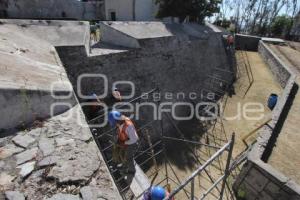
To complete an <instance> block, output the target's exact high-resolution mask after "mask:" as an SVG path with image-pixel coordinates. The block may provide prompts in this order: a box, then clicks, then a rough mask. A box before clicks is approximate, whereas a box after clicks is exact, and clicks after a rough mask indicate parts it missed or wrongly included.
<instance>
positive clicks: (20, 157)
mask: <svg viewBox="0 0 300 200" xmlns="http://www.w3.org/2000/svg"><path fill="white" fill-rule="evenodd" d="M37 152H38V148H37V147H35V148H33V149H30V150H27V151H24V152H22V153H19V154H17V155H16V158H17V164H18V165H20V164H23V163H25V162H27V161H29V160H32V159H34V158H35V157H36V156H37Z"/></svg>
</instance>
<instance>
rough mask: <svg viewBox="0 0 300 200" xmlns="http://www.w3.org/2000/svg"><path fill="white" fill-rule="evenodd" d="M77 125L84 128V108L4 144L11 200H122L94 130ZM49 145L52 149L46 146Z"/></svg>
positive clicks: (3, 171) (4, 180) (3, 180)
mask: <svg viewBox="0 0 300 200" xmlns="http://www.w3.org/2000/svg"><path fill="white" fill-rule="evenodd" d="M66 117H68V120H66ZM78 119H80V120H81V122H82V123H83V124H85V119H84V115H83V113H82V110H81V107H80V106H79V105H77V106H75V107H74V108H72V109H70V110H69V111H67V112H65V113H63V114H61V115H58V116H56V117H52V118H50V119H48V120H46V121H45V122H44V123H43V126H42V127H33V128H32V129H30V130H28V131H21V132H19V133H18V134H17V135H16V136H10V137H6V138H5V139H3V138H1V139H0V146H1V148H0V158H1V161H0V185H1V188H0V189H1V190H2V191H6V193H5V197H6V198H8V199H9V198H10V197H11V196H13V195H14V196H23V197H26V198H27V199H32V200H40V199H48V198H49V199H57V198H58V197H60V198H59V199H67V197H68V195H69V197H72V196H74V197H75V196H77V197H76V198H77V199H81V198H80V197H79V194H81V195H82V196H83V199H84V200H85V199H88V197H87V195H88V193H87V191H90V193H91V194H90V195H94V196H95V197H98V198H104V199H112V200H113V199H121V198H120V196H119V195H118V191H117V189H116V188H115V186H114V184H113V182H112V179H111V177H110V175H109V173H108V171H107V170H108V169H107V168H106V165H105V163H104V161H103V160H102V156H101V154H100V152H99V150H98V148H97V146H96V144H95V142H94V141H93V140H92V134H91V133H90V130H89V128H88V127H86V128H84V127H82V126H80V125H79V124H78ZM85 125H87V124H85ZM28 138H32V139H30V141H31V142H30V144H28V141H27V139H28ZM45 141H48V142H47V143H49V146H45V145H43V143H44V142H45ZM25 144H26V145H25ZM20 145H21V146H22V147H19V146H20ZM51 145H52V146H53V147H51ZM8 151H9V152H11V153H10V154H6V152H8ZM62 191H64V192H63V193H69V194H60V192H62ZM3 195H4V194H0V199H4V196H3ZM70 199H72V198H70ZM96 199H97V198H96ZM89 200H91V199H89Z"/></svg>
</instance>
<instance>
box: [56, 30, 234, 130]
mask: <svg viewBox="0 0 300 200" xmlns="http://www.w3.org/2000/svg"><path fill="white" fill-rule="evenodd" d="M139 43H140V45H141V49H135V50H130V51H127V52H123V53H118V54H108V55H103V56H93V57H88V56H87V55H86V54H85V53H84V52H85V50H84V48H83V47H80V46H78V47H76V48H75V47H72V48H69V47H58V48H57V50H58V53H59V55H60V58H61V59H62V62H63V63H64V65H65V66H66V70H67V73H68V75H69V78H70V80H71V82H72V83H73V85H76V81H77V78H78V77H79V76H80V75H81V74H84V73H100V74H104V75H106V76H107V78H108V85H109V89H110V88H111V86H112V83H113V82H114V81H118V80H126V81H132V82H133V83H134V84H135V86H136V93H135V96H138V95H140V94H141V93H143V92H147V91H150V90H152V89H154V88H156V87H158V88H160V92H161V94H162V101H164V99H163V97H164V94H165V93H166V92H170V93H173V94H175V95H176V94H177V93H179V92H184V94H185V95H186V98H185V99H184V101H187V102H192V103H198V102H199V101H201V93H202V90H203V89H204V88H205V83H206V82H207V81H208V80H209V79H210V78H209V77H208V75H213V74H214V68H215V67H219V68H222V69H225V70H231V69H230V66H229V64H228V60H227V56H226V53H225V49H224V46H223V42H222V39H221V35H220V34H217V33H211V34H209V37H207V38H206V39H195V40H190V41H188V40H183V41H180V40H179V39H178V38H177V37H176V36H171V37H160V38H152V39H142V40H139ZM220 76H221V77H222V79H224V80H227V81H228V82H230V81H231V80H232V77H231V75H230V74H229V75H228V73H227V74H226V73H224V74H220ZM74 89H75V90H76V88H74ZM82 90H83V92H86V95H88V93H89V92H90V93H91V92H96V93H99V94H102V92H103V82H101V81H96V80H95V79H85V80H84V81H83V82H82ZM191 92H195V93H196V94H197V98H196V99H194V100H191V99H189V98H188V97H187V96H188V95H189V93H191ZM168 101H170V102H172V101H173V102H178V101H181V100H180V99H179V100H178V99H176V98H174V99H171V100H168ZM142 116H143V115H142ZM148 117H149V116H148ZM145 118H146V119H147V117H145ZM182 128H183V129H182V131H183V132H186V133H187V134H189V133H190V132H191V130H192V128H190V127H188V126H186V127H182ZM185 128H190V129H189V130H185ZM195 130H197V129H196V128H195ZM195 130H194V131H195ZM166 132H167V131H166Z"/></svg>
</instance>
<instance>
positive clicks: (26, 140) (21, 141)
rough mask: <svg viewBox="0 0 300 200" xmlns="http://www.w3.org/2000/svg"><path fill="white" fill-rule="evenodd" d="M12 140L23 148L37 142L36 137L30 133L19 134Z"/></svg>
mask: <svg viewBox="0 0 300 200" xmlns="http://www.w3.org/2000/svg"><path fill="white" fill-rule="evenodd" d="M12 141H13V142H14V143H15V144H16V145H19V146H21V147H23V148H27V147H29V145H31V144H33V143H34V142H35V139H34V138H33V137H31V136H29V135H27V134H26V135H21V134H20V135H17V136H16V137H14V138H13V139H12Z"/></svg>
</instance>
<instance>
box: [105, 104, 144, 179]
mask: <svg viewBox="0 0 300 200" xmlns="http://www.w3.org/2000/svg"><path fill="white" fill-rule="evenodd" d="M108 122H109V124H110V125H111V126H112V127H116V128H117V135H116V136H117V137H116V141H115V142H116V146H117V147H118V148H119V149H118V152H119V153H120V154H123V152H124V151H125V158H126V159H125V163H124V165H125V166H124V167H123V168H124V170H125V173H126V174H135V165H134V154H135V153H136V151H137V149H138V141H139V136H138V134H137V131H136V129H135V126H134V124H133V122H132V121H131V120H130V119H129V118H128V117H126V116H125V115H122V114H121V113H120V112H118V111H116V110H112V111H111V112H109V115H108Z"/></svg>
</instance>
